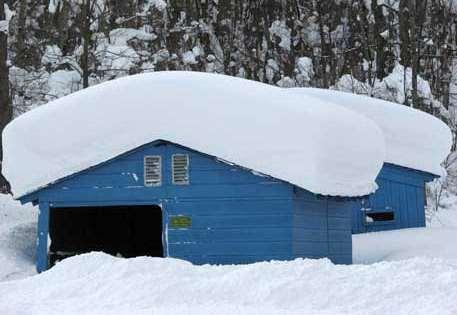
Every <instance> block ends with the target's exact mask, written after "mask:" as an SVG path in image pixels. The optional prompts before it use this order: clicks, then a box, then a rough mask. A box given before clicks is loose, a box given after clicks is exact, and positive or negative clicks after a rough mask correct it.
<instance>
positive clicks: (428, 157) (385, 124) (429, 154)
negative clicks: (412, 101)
mask: <svg viewBox="0 0 457 315" xmlns="http://www.w3.org/2000/svg"><path fill="white" fill-rule="evenodd" d="M290 91H292V92H293V93H294V94H297V95H302V96H305V97H316V98H318V99H320V100H322V101H326V102H332V103H334V104H338V105H341V106H343V107H345V108H347V109H350V110H353V111H355V112H357V113H359V114H361V115H364V116H365V117H367V118H369V119H371V120H373V121H374V122H375V123H376V124H377V125H378V126H379V127H380V129H381V130H382V131H383V133H384V136H385V140H386V159H385V162H389V163H393V164H396V165H400V166H404V167H409V168H413V169H417V170H421V171H425V172H429V173H432V174H436V175H442V174H443V168H442V167H441V163H442V162H443V161H444V159H445V158H446V157H447V155H448V154H449V153H450V150H451V145H452V134H451V131H450V130H449V127H448V126H446V124H445V123H443V122H442V121H441V120H439V119H437V118H435V117H434V116H432V115H429V114H427V113H424V112H422V111H419V110H415V109H413V108H411V107H407V106H403V105H399V104H395V103H391V102H387V101H383V100H380V99H377V98H371V97H366V96H362V95H356V94H352V93H346V92H340V91H335V90H323V89H316V88H296V89H291V90H290ZM304 103H308V99H306V100H305V101H304Z"/></svg>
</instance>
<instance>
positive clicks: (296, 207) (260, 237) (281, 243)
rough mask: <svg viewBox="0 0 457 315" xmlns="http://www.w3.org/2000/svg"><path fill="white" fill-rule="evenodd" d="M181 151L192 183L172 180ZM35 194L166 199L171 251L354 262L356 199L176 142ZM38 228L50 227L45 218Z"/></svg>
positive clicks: (237, 258)
mask: <svg viewBox="0 0 457 315" xmlns="http://www.w3.org/2000/svg"><path fill="white" fill-rule="evenodd" d="M177 153H183V154H188V155H189V158H190V168H189V175H190V176H189V178H190V184H189V185H173V184H172V176H171V159H172V154H177ZM146 155H160V156H161V157H162V185H161V186H159V187H145V186H144V178H143V158H144V156H146ZM37 196H38V197H39V202H40V205H41V204H48V205H49V206H50V207H55V208H57V207H66V206H67V207H70V206H72V207H74V206H104V205H106V206H108V205H140V204H160V205H161V207H162V211H163V214H164V216H163V217H164V225H165V230H166V233H167V234H166V244H165V246H166V249H165V250H166V252H167V253H168V256H171V257H176V258H182V259H186V260H189V261H191V262H193V263H195V264H204V263H213V264H232V263H250V262H256V261H263V260H272V259H277V260H288V259H293V258H295V257H311V258H320V257H329V258H330V259H332V260H333V261H334V262H337V263H350V262H351V257H352V247H351V231H350V228H351V225H350V215H351V209H352V202H348V201H345V200H336V199H327V198H325V197H317V196H315V195H313V194H311V193H309V192H307V191H305V190H302V189H299V188H297V187H294V186H293V185H290V184H288V183H285V182H282V181H279V180H276V179H274V178H271V177H265V176H260V175H258V174H254V173H252V172H250V171H249V170H246V169H243V168H240V167H238V166H235V165H230V164H227V163H224V162H221V161H218V160H217V159H215V158H214V157H210V156H207V155H205V154H202V153H199V152H196V151H193V150H190V149H187V148H184V147H181V146H177V145H174V144H170V143H156V144H150V145H147V146H143V147H141V148H139V149H138V150H134V151H133V152H130V153H128V154H126V155H122V156H120V157H118V158H116V159H113V160H112V161H110V162H107V163H104V164H101V165H99V166H97V167H94V168H91V169H89V170H86V171H84V172H82V173H79V174H77V175H76V176H72V177H69V178H67V179H65V180H62V181H60V182H57V183H55V184H53V185H51V186H49V187H48V188H45V189H43V190H41V191H39V192H38V194H37ZM175 215H186V216H190V217H191V219H192V225H191V227H190V228H188V229H177V228H172V227H171V226H169V225H168V221H169V218H170V217H172V216H175ZM46 220H48V219H46V218H44V219H43V220H42V221H43V222H46ZM43 224H44V223H43ZM39 228H40V229H41V230H44V227H43V226H42V225H40V227H39ZM46 233H47V231H46ZM42 255H43V254H42Z"/></svg>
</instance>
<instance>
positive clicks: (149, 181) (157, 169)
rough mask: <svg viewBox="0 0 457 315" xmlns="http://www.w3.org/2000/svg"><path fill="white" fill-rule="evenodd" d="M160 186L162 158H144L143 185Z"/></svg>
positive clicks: (157, 156) (153, 156)
mask: <svg viewBox="0 0 457 315" xmlns="http://www.w3.org/2000/svg"><path fill="white" fill-rule="evenodd" d="M161 184H162V157H161V156H159V155H151V156H145V157H144V185H145V186H160V185H161Z"/></svg>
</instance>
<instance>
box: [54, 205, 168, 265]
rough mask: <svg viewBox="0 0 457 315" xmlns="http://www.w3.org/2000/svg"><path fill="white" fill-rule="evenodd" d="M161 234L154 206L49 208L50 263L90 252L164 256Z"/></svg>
mask: <svg viewBox="0 0 457 315" xmlns="http://www.w3.org/2000/svg"><path fill="white" fill-rule="evenodd" d="M162 234H163V227H162V209H161V208H160V206H157V205H152V206H151V205H148V206H109V207H98V206H97V207H74V208H73V207H72V208H51V209H50V218H49V236H50V239H51V240H50V241H51V243H50V248H49V260H50V261H49V262H50V265H51V266H53V265H54V264H55V262H56V261H58V260H62V259H64V258H66V257H69V256H73V255H76V254H81V253H88V252H91V251H102V252H105V253H108V254H111V255H114V256H122V257H137V256H152V257H163V255H164V253H163V243H162Z"/></svg>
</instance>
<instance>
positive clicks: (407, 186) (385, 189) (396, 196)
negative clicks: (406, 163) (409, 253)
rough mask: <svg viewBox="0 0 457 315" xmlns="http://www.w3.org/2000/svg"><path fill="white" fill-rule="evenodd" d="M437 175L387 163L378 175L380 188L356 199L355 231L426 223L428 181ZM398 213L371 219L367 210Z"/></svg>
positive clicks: (354, 209)
mask: <svg viewBox="0 0 457 315" xmlns="http://www.w3.org/2000/svg"><path fill="white" fill-rule="evenodd" d="M434 178H436V176H435V175H433V174H429V173H425V172H421V171H418V170H414V169H410V168H405V167H401V166H397V165H393V164H388V163H386V164H384V166H383V168H382V170H381V172H380V173H379V175H378V178H377V179H376V182H377V183H378V186H379V189H378V190H377V191H376V192H375V193H374V194H373V195H370V196H369V197H366V198H364V200H362V202H361V203H355V206H354V208H353V215H352V232H353V233H365V232H376V231H386V230H394V229H402V228H412V227H423V226H425V206H426V196H425V184H426V183H427V182H429V181H432V180H433V179H434ZM390 211H392V212H393V213H394V219H393V220H390V221H377V222H376V221H375V222H367V220H366V214H367V213H382V212H390Z"/></svg>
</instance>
